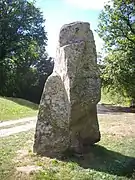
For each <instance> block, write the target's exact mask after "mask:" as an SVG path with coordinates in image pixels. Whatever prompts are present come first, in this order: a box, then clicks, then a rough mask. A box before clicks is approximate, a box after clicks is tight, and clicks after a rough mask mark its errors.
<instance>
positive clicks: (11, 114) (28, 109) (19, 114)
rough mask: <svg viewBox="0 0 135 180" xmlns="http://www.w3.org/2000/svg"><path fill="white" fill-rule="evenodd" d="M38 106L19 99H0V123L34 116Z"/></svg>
mask: <svg viewBox="0 0 135 180" xmlns="http://www.w3.org/2000/svg"><path fill="white" fill-rule="evenodd" d="M37 110H38V105H37V104H34V103H32V102H29V101H26V100H23V99H19V98H6V97H0V121H5V120H13V119H19V118H24V117H30V116H35V115H36V114H37Z"/></svg>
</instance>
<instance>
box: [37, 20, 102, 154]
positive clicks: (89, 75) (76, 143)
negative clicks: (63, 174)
mask: <svg viewBox="0 0 135 180" xmlns="http://www.w3.org/2000/svg"><path fill="white" fill-rule="evenodd" d="M56 54H57V55H56V60H55V62H54V70H53V73H52V75H51V76H50V77H49V78H48V79H47V81H46V84H45V87H44V91H43V94H42V97H41V102H40V107H39V114H38V121H37V126H36V132H35V142H34V152H37V153H38V154H44V155H47V156H61V155H62V153H63V152H64V151H66V150H67V149H73V150H74V151H76V152H79V153H80V152H83V150H85V149H86V148H87V147H88V146H89V145H92V144H94V143H96V142H98V141H99V140H100V131H99V125H98V119H97V109H96V104H97V103H98V102H99V101H100V78H99V70H98V67H97V62H96V60H97V54H96V46H95V41H94V37H93V33H92V31H91V30H90V25H89V23H85V22H74V23H71V24H67V25H64V26H63V27H62V28H61V30H60V35H59V45H58V48H57V53H56Z"/></svg>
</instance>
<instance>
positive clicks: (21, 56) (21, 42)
mask: <svg viewBox="0 0 135 180" xmlns="http://www.w3.org/2000/svg"><path fill="white" fill-rule="evenodd" d="M46 43H47V36H46V32H45V20H44V18H43V14H42V13H41V11H40V9H38V8H36V7H35V5H34V3H33V2H28V1H27V0H0V94H1V95H8V96H11V95H13V94H14V95H16V96H21V97H24V96H25V95H26V89H31V90H32V88H33V87H35V86H38V85H39V81H40V80H39V76H38V66H39V64H40V65H41V64H44V62H45V61H46V60H47V59H48V55H47V53H46V49H45V47H46ZM41 62H42V63H41ZM40 76H41V75H40ZM42 76H44V73H42ZM39 88H40V87H39ZM39 96H40V95H39Z"/></svg>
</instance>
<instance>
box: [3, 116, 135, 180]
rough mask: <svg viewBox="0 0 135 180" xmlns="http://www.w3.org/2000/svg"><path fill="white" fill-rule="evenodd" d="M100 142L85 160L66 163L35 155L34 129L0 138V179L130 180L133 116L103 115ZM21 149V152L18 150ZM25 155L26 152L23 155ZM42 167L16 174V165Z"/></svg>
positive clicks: (134, 129)
mask: <svg viewBox="0 0 135 180" xmlns="http://www.w3.org/2000/svg"><path fill="white" fill-rule="evenodd" d="M99 123H100V129H101V133H102V139H101V141H100V142H99V143H98V144H97V145H95V146H93V147H91V148H90V152H89V153H88V154H84V156H83V157H74V156H70V157H67V158H65V159H64V160H58V159H50V158H47V157H40V156H37V155H36V154H34V153H32V145H33V135H34V130H32V131H30V132H27V133H26V132H25V133H20V134H18V135H14V136H9V137H6V138H1V141H0V162H1V167H0V179H2V180H12V179H20V180H28V179H31V180H129V179H130V180H131V179H135V177H133V170H134V169H135V149H134V147H135V121H134V115H133V114H130V113H123V114H121V115H100V116H99ZM18 150H21V151H18ZM24 152H25V153H24ZM27 165H36V166H40V167H42V170H41V171H39V172H37V173H34V172H33V173H31V174H23V173H19V172H16V170H15V168H16V167H17V166H19V167H20V166H27Z"/></svg>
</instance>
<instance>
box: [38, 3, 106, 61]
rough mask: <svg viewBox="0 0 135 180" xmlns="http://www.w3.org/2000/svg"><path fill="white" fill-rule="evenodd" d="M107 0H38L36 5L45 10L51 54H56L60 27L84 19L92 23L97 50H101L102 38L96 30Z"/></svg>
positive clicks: (48, 46)
mask: <svg viewBox="0 0 135 180" xmlns="http://www.w3.org/2000/svg"><path fill="white" fill-rule="evenodd" d="M105 2H107V0H36V6H37V7H39V8H40V9H41V11H42V12H43V15H44V18H45V19H46V22H45V30H46V32H47V38H48V43H47V44H48V45H47V48H46V50H47V52H48V54H49V56H51V57H54V58H55V55H56V46H57V42H58V35H59V31H60V28H61V27H62V26H63V25H64V24H67V23H71V22H74V21H84V22H89V23H90V28H91V30H92V31H93V33H94V39H95V43H96V47H97V52H99V51H101V47H102V45H103V42H102V40H101V39H100V38H99V36H98V35H97V33H96V32H95V31H94V30H95V29H96V28H97V24H98V16H99V13H100V12H101V10H102V9H103V6H104V3H105Z"/></svg>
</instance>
